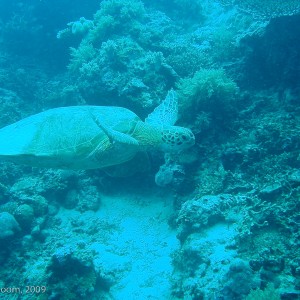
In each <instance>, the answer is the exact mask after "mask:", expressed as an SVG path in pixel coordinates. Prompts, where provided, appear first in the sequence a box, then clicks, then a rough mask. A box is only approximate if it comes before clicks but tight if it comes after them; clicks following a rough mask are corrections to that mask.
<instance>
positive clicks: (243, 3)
mask: <svg viewBox="0 0 300 300" xmlns="http://www.w3.org/2000/svg"><path fill="white" fill-rule="evenodd" d="M220 2H221V3H222V4H226V5H228V4H235V5H237V7H238V9H239V10H241V11H245V12H247V13H250V14H252V15H253V16H254V17H255V18H258V19H272V18H278V17H281V16H292V15H297V14H300V2H299V0H288V1H278V0H229V1H228V0H225V1H224V0H221V1H220Z"/></svg>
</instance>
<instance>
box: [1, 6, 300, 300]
mask: <svg viewBox="0 0 300 300" xmlns="http://www.w3.org/2000/svg"><path fill="white" fill-rule="evenodd" d="M172 88H173V89H174V90H175V91H176V92H177V94H178V97H179V117H180V118H179V120H178V122H177V124H178V125H180V126H184V127H187V128H190V129H192V131H193V133H194V134H195V136H196V144H195V146H193V147H192V148H190V149H188V150H187V151H185V152H181V153H177V154H164V153H162V152H159V151H152V152H151V153H149V156H150V160H151V168H150V169H148V170H146V171H145V172H142V173H138V174H134V175H132V176H128V177H124V178H115V177H110V176H108V175H107V174H106V173H105V172H103V171H102V170H88V171H84V170H82V171H73V170H55V169H43V168H32V167H28V166H22V165H16V164H13V163H8V162H2V163H1V164H0V264H1V268H0V299H26V300H27V299H39V300H43V299H51V300H60V299H62V300H67V299H103V300H108V299H116V300H127V299H132V300H144V299H149V300H150V299H151V300H152V299H167V300H171V299H175V300H176V299H184V300H202V299H203V300H204V299H205V300H234V299H236V300H240V299H246V300H260V299H261V300H275V299H287V300H290V299H291V300H292V299H300V231H299V228H300V157H299V150H300V134H299V130H300V123H299V121H300V109H299V102H300V2H299V0H297V1H296V0H287V1H282V2H281V1H277V0H260V1H258V0H232V1H230V0H228V1H227V0H216V1H213V0H211V1H210V0H168V1H162V0H152V1H149V0H144V1H139V0H103V1H99V0H97V1H92V0H89V1H80V0H72V1H71V0H51V1H50V0H27V1H19V0H14V1H12V0H0V126H1V127H4V126H6V125H8V124H11V123H14V122H16V121H18V120H20V119H22V118H25V117H27V116H30V115H32V114H35V113H39V112H41V111H44V110H47V109H51V108H55V107H60V106H71V105H72V106H73V105H104V106H108V105H112V106H122V107H126V108H128V109H130V110H131V111H133V112H135V113H136V114H137V115H138V116H139V117H140V118H141V119H142V120H144V119H145V118H146V117H147V115H148V114H149V113H151V112H152V111H153V110H154V108H155V107H157V106H158V105H159V104H160V103H161V101H162V100H163V99H164V98H165V97H166V94H167V92H168V91H169V90H170V89H172ZM83 130H88V129H87V128H83ZM1 142H2V141H0V143H1Z"/></svg>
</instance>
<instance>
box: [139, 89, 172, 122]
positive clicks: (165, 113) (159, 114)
mask: <svg viewBox="0 0 300 300" xmlns="http://www.w3.org/2000/svg"><path fill="white" fill-rule="evenodd" d="M177 119H178V97H177V93H176V92H175V91H174V90H173V89H171V90H170V91H169V92H168V94H167V97H166V99H165V100H164V101H163V102H162V103H161V104H160V105H159V106H157V107H156V108H155V109H154V111H153V112H152V113H151V114H149V116H148V117H147V118H146V120H145V122H146V123H147V124H150V125H155V126H159V127H162V126H166V125H167V126H169V125H171V126H172V125H174V124H175V123H176V121H177Z"/></svg>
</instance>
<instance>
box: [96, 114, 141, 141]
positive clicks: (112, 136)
mask: <svg viewBox="0 0 300 300" xmlns="http://www.w3.org/2000/svg"><path fill="white" fill-rule="evenodd" d="M91 116H92V118H93V120H94V122H95V123H96V124H97V126H98V127H99V128H101V129H102V130H103V131H104V133H105V134H106V135H107V136H108V138H109V140H110V142H111V143H112V144H113V143H121V144H127V145H136V146H139V142H138V141H137V140H136V139H135V138H133V137H131V136H130V135H128V134H125V133H122V132H119V131H116V130H113V129H112V128H109V127H108V126H106V125H105V124H104V123H103V122H101V121H100V120H99V119H98V118H96V117H95V116H94V115H93V114H92V113H91Z"/></svg>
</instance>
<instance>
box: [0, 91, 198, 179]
mask: <svg viewBox="0 0 300 300" xmlns="http://www.w3.org/2000/svg"><path fill="white" fill-rule="evenodd" d="M177 112H178V105H177V96H176V93H175V92H174V91H173V90H171V91H169V93H168V95H167V97H166V99H165V100H164V101H163V102H162V103H161V104H160V105H159V106H158V107H157V108H156V109H155V110H154V111H153V112H152V113H151V114H150V115H149V116H148V118H147V119H146V120H145V122H143V121H142V120H141V119H140V118H139V117H138V116H137V115H136V114H135V113H133V112H132V111H130V110H128V109H126V108H122V107H114V106H69V107H59V108H54V109H50V110H47V111H44V112H41V113H38V114H36V115H33V116H30V117H28V118H25V119H23V120H21V121H19V122H16V123H14V124H12V125H9V126H6V127H4V128H2V129H0V159H2V160H5V161H11V162H14V163H19V164H25V165H30V166H33V167H45V168H60V169H81V170H87V169H98V168H107V167H113V166H118V168H119V169H121V168H120V167H119V165H121V164H122V166H123V167H124V170H121V171H122V172H121V173H123V174H125V173H126V172H127V167H130V168H134V167H136V170H137V169H139V170H142V169H143V168H142V162H143V161H145V165H146V163H147V162H146V160H147V156H146V155H145V153H144V154H141V153H143V152H145V151H148V150H151V149H160V150H163V151H165V152H178V151H181V150H184V149H186V148H189V147H191V146H192V145H194V143H195V138H194V135H193V133H192V132H191V131H190V130H189V129H187V128H184V127H179V126H174V123H175V122H176V120H177ZM138 153H139V154H138ZM133 158H135V161H133V163H127V162H128V161H130V160H131V159H133ZM135 162H136V164H135ZM138 166H140V167H138ZM109 171H110V173H113V174H117V173H118V172H117V170H114V169H111V168H110V170H109Z"/></svg>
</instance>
